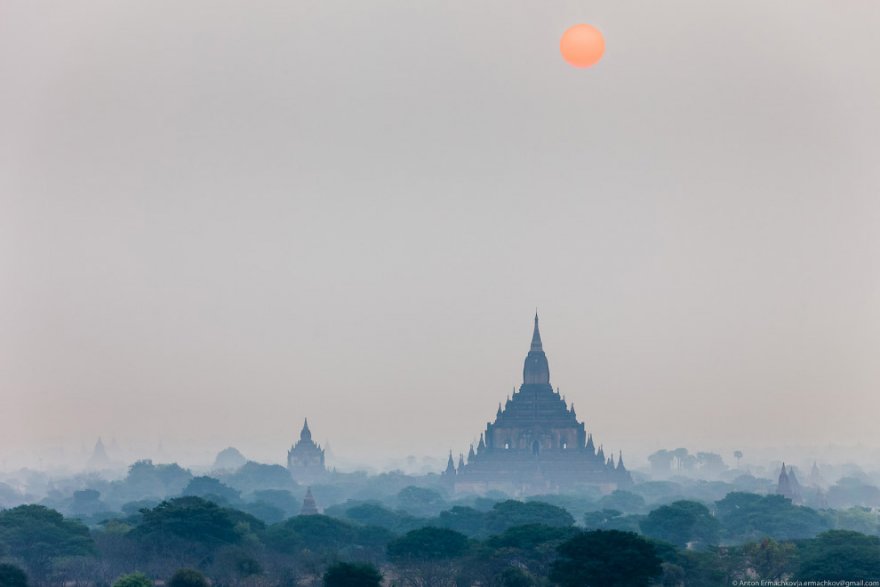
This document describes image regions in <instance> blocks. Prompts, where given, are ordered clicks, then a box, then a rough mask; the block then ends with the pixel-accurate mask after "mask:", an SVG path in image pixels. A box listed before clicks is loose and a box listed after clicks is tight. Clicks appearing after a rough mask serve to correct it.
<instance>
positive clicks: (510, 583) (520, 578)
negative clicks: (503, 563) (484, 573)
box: [496, 567, 536, 587]
mask: <svg viewBox="0 0 880 587" xmlns="http://www.w3.org/2000/svg"><path fill="white" fill-rule="evenodd" d="M496 581H497V583H498V585H499V587H532V586H533V585H535V584H536V583H535V580H534V579H533V578H532V577H531V576H530V575H529V574H528V573H526V572H525V571H523V570H522V569H520V568H517V567H507V568H506V569H504V570H503V571H501V574H500V575H498V577H497V578H496Z"/></svg>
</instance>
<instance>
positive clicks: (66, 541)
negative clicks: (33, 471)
mask: <svg viewBox="0 0 880 587" xmlns="http://www.w3.org/2000/svg"><path fill="white" fill-rule="evenodd" d="M0 553H7V554H8V555H10V556H12V557H14V558H18V559H21V560H22V561H23V562H24V563H25V564H26V565H27V567H28V568H29V569H30V571H31V572H32V573H33V574H34V575H36V576H37V577H42V576H43V575H44V574H45V573H46V572H48V570H49V569H50V567H51V565H52V560H53V559H56V558H60V557H73V556H92V555H94V554H95V544H94V542H93V541H92V537H91V536H90V535H89V530H88V528H86V527H85V526H84V525H82V524H81V523H80V522H78V521H76V520H68V519H65V518H64V516H62V515H61V514H59V513H58V512H56V511H55V510H52V509H49V508H47V507H43V506H41V505H20V506H18V507H15V508H12V509H9V510H4V511H2V512H0Z"/></svg>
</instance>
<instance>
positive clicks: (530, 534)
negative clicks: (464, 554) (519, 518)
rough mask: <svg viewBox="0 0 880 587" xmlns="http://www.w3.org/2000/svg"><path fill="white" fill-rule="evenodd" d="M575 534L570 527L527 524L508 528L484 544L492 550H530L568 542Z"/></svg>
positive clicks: (575, 531) (573, 529)
mask: <svg viewBox="0 0 880 587" xmlns="http://www.w3.org/2000/svg"><path fill="white" fill-rule="evenodd" d="M577 533H578V531H577V530H576V529H575V528H572V527H567V528H565V527H559V526H547V525H545V524H528V525H526V526H514V527H513V528H508V529H507V530H505V531H504V533H502V534H498V535H496V536H492V537H491V538H489V540H487V541H486V544H487V545H488V546H490V547H492V548H518V549H521V550H532V549H535V548H537V547H538V546H540V545H541V544H544V543H547V542H553V541H560V542H561V541H563V540H568V539H569V538H571V537H572V536H574V535H576V534H577Z"/></svg>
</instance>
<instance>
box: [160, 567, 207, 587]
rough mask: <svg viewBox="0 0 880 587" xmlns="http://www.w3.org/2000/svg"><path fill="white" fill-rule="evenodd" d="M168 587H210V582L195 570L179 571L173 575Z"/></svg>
mask: <svg viewBox="0 0 880 587" xmlns="http://www.w3.org/2000/svg"><path fill="white" fill-rule="evenodd" d="M167 586H168V587H208V580H207V579H205V576H204V575H203V574H201V573H200V572H198V571H197V570H195V569H179V570H178V571H177V572H176V573H174V574H173V575H171V578H170V579H169V580H168V583H167Z"/></svg>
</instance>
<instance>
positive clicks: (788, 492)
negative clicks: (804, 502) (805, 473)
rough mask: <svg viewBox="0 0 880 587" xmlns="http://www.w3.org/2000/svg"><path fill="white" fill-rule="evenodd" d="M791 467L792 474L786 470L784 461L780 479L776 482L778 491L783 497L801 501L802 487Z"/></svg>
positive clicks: (796, 501) (797, 501) (793, 501)
mask: <svg viewBox="0 0 880 587" xmlns="http://www.w3.org/2000/svg"><path fill="white" fill-rule="evenodd" d="M789 469H790V471H791V474H789V472H788V471H786V470H785V463H782V470H781V471H780V472H779V481H778V483H777V484H776V493H778V494H779V495H781V496H782V497H785V498H788V499H790V500H791V501H792V503H800V501H801V492H800V488H801V487H800V484H799V483H798V481H797V478H796V477H795V476H794V470H791V468H790V467H789Z"/></svg>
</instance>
